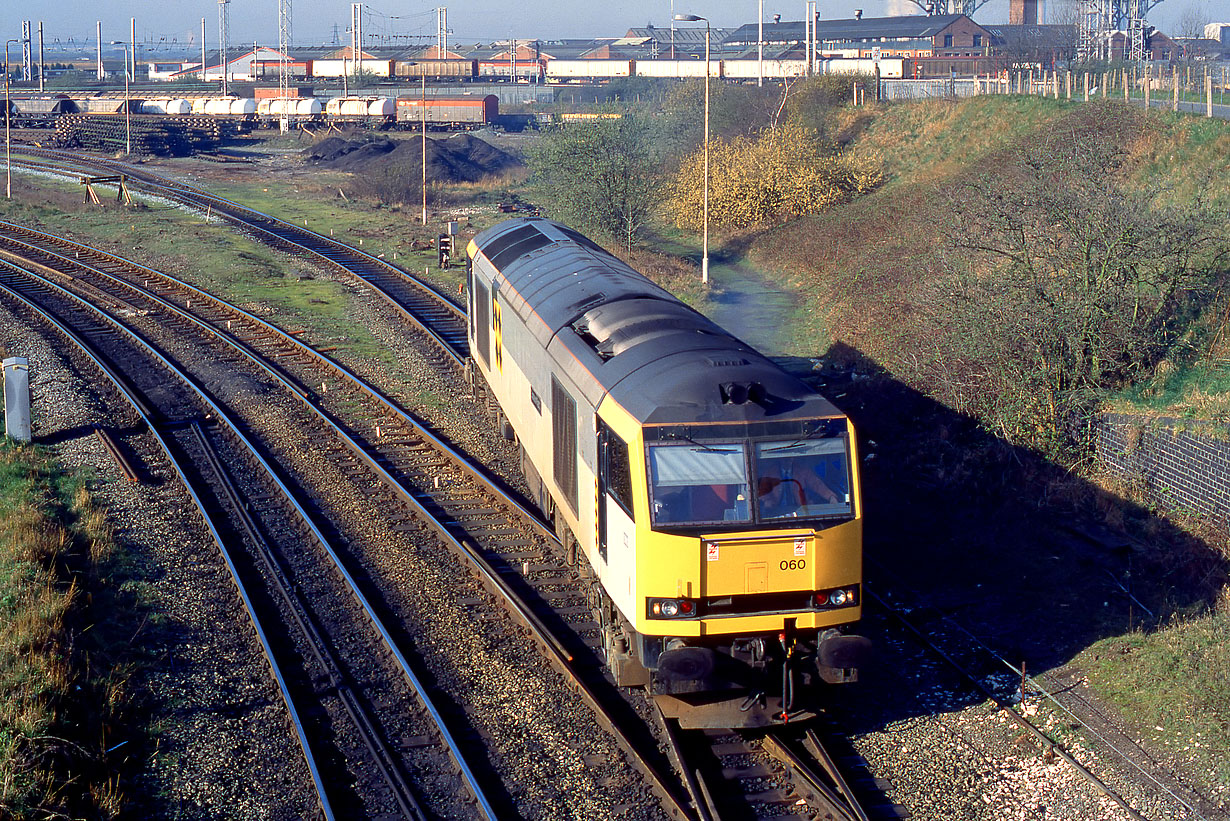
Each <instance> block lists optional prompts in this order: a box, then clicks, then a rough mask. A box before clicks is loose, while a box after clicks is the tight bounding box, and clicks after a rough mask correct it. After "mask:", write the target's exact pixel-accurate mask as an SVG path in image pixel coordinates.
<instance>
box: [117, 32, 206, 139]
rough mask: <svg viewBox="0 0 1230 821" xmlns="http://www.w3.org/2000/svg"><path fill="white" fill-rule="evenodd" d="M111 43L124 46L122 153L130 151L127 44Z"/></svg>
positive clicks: (121, 41)
mask: <svg viewBox="0 0 1230 821" xmlns="http://www.w3.org/2000/svg"><path fill="white" fill-rule="evenodd" d="M111 45H113V46H123V47H124V153H125V154H131V153H132V111H131V108H132V101H131V100H129V99H128V61H129V57H128V44H127V43H125V42H124V41H123V40H112V41H111ZM222 71H223V75H224V76H225V73H226V66H223V67H222ZM132 73H133V75H134V76H133V79H134V80H135V79H136V76H135V75H136V73H137V65H136V63H133V65H132Z"/></svg>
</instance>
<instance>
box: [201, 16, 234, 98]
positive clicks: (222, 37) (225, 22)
mask: <svg viewBox="0 0 1230 821" xmlns="http://www.w3.org/2000/svg"><path fill="white" fill-rule="evenodd" d="M230 3H231V0H218V57H219V61H220V63H221V66H222V93H223V94H226V69H227V65H226V42H227V39H228V32H227V28H228V26H229V22H230V21H229V18H230ZM201 76H202V77H204V76H205V74H204V69H202V73H201Z"/></svg>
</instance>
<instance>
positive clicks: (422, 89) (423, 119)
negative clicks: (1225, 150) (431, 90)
mask: <svg viewBox="0 0 1230 821" xmlns="http://www.w3.org/2000/svg"><path fill="white" fill-rule="evenodd" d="M426 71H427V69H426V68H424V69H423V72H422V73H420V74H419V123H420V124H421V125H422V127H423V160H422V163H421V165H422V166H423V225H426V224H427V73H426Z"/></svg>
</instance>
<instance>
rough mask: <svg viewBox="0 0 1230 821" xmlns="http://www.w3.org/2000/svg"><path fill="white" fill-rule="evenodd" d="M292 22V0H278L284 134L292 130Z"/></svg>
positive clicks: (280, 85) (279, 94)
mask: <svg viewBox="0 0 1230 821" xmlns="http://www.w3.org/2000/svg"><path fill="white" fill-rule="evenodd" d="M290 23H291V18H290V0H278V97H279V98H281V100H282V117H281V119H280V120H279V123H280V124H281V126H282V133H283V134H285V133H286V132H287V131H289V130H290V79H289V78H290Z"/></svg>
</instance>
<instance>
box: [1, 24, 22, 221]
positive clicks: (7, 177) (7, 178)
mask: <svg viewBox="0 0 1230 821" xmlns="http://www.w3.org/2000/svg"><path fill="white" fill-rule="evenodd" d="M18 42H21V41H20V40H5V41H4V193H5V196H7V197H8V198H9V199H12V198H13V138H12V136H11V135H10V132H9V117H10V116H11V114H10V112H9V109H11V108H12V107H13V106H12V103H11V102H9V43H18Z"/></svg>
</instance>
